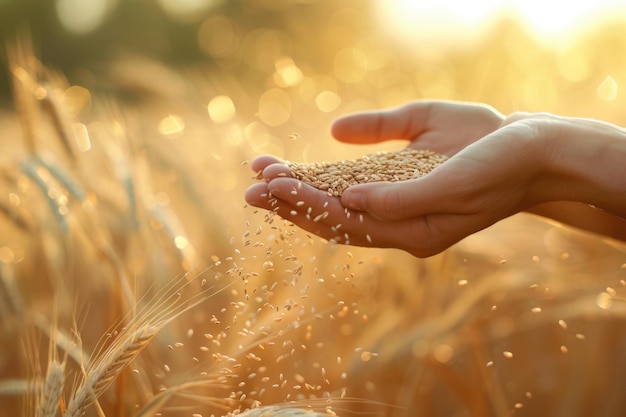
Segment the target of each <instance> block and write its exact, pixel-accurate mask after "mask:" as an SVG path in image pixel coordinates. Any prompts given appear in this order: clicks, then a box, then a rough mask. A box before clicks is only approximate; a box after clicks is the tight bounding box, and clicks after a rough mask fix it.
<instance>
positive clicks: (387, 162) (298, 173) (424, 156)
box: [284, 148, 448, 197]
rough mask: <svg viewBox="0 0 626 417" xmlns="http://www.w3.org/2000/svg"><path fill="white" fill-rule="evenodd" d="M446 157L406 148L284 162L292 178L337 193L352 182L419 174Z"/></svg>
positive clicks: (401, 178)
mask: <svg viewBox="0 0 626 417" xmlns="http://www.w3.org/2000/svg"><path fill="white" fill-rule="evenodd" d="M447 159H448V158H447V157H446V156H445V155H441V154H438V153H435V152H432V151H426V150H418V149H410V148H406V149H403V150H400V151H396V152H378V153H374V154H370V155H367V156H364V157H362V158H358V159H345V160H342V161H339V162H314V163H300V162H292V161H284V163H285V165H287V167H289V168H290V169H291V172H292V175H293V176H294V177H295V178H297V179H299V180H301V181H303V182H305V183H307V184H309V185H311V186H313V187H315V188H317V189H320V190H322V191H326V192H328V195H331V196H335V197H339V196H341V195H342V194H343V192H344V191H345V190H346V189H347V188H348V187H350V186H352V185H356V184H363V183H368V182H379V181H391V182H395V181H405V180H411V179H415V178H419V177H421V176H422V175H425V174H427V173H429V172H431V171H432V170H433V169H435V168H436V167H437V166H439V165H441V164H442V163H443V162H445V161H446V160H447Z"/></svg>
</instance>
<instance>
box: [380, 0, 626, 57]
mask: <svg viewBox="0 0 626 417" xmlns="http://www.w3.org/2000/svg"><path fill="white" fill-rule="evenodd" d="M376 10H377V12H378V13H377V15H378V16H379V18H380V22H381V24H382V26H383V27H384V28H387V29H388V32H389V34H390V35H391V36H393V37H394V38H396V39H397V40H400V41H402V40H404V41H406V42H412V43H415V42H416V41H423V40H425V41H427V43H428V44H437V45H438V47H440V46H441V45H442V44H443V45H458V44H464V43H468V42H475V41H478V40H480V39H482V38H483V36H485V34H486V33H487V32H488V29H489V27H490V26H491V23H493V22H494V21H496V20H498V19H499V18H502V17H503V16H510V17H514V18H515V19H517V20H519V21H520V22H521V23H522V24H524V25H525V26H526V27H527V28H529V30H530V32H531V33H533V34H534V35H535V36H537V37H539V38H541V39H542V40H544V41H545V42H549V43H552V42H555V41H560V40H562V39H564V38H566V37H570V36H571V35H573V34H576V33H579V32H580V31H584V30H585V28H587V27H589V26H594V25H595V24H597V23H599V22H602V21H604V20H606V19H607V18H608V17H612V18H615V17H616V16H626V5H625V4H624V2H623V1H620V0H598V1H594V2H572V1H567V0H548V1H545V0H524V1H522V0H505V1H503V0H480V1H472V2H466V1H459V0H441V1H437V2H428V3H426V2H422V1H413V0H378V1H377V9H376ZM424 46H427V45H423V44H419V45H416V47H418V48H420V47H424Z"/></svg>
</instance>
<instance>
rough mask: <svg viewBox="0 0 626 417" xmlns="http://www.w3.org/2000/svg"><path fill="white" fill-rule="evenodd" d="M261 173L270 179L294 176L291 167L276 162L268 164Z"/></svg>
mask: <svg viewBox="0 0 626 417" xmlns="http://www.w3.org/2000/svg"><path fill="white" fill-rule="evenodd" d="M261 175H262V176H263V178H265V179H266V180H268V181H270V180H273V179H274V178H281V177H287V178H290V177H291V178H293V173H292V172H291V169H289V167H288V166H287V165H285V164H283V163H274V164H270V165H268V166H266V167H265V169H264V170H263V171H262V173H261Z"/></svg>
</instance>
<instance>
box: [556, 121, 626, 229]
mask: <svg viewBox="0 0 626 417" xmlns="http://www.w3.org/2000/svg"><path fill="white" fill-rule="evenodd" d="M545 128H546V130H547V132H546V133H547V136H546V140H547V141H548V143H547V146H546V153H547V154H546V159H545V161H546V162H545V163H546V165H545V166H546V168H545V169H546V174H547V175H546V176H545V178H546V180H547V181H552V187H551V188H552V190H551V192H553V193H554V195H553V197H552V198H551V200H566V201H576V202H581V203H586V204H591V205H594V206H596V207H599V208H601V209H603V210H605V211H608V212H610V213H612V214H614V215H617V216H619V217H622V218H626V131H625V130H624V129H622V128H620V127H617V126H614V125H611V124H608V123H602V122H598V121H593V120H587V119H571V118H569V119H568V118H556V119H551V120H549V121H548V123H547V124H546V126H545Z"/></svg>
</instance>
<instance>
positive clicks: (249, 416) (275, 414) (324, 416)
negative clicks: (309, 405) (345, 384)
mask: <svg viewBox="0 0 626 417" xmlns="http://www.w3.org/2000/svg"><path fill="white" fill-rule="evenodd" d="M336 415H337V414H335V413H334V412H332V411H331V410H330V409H329V410H328V411H327V412H325V413H324V412H319V411H313V410H311V409H306V408H293V407H283V406H279V405H269V406H265V407H257V408H251V409H249V410H246V411H244V412H243V413H241V414H237V416H239V417H296V416H298V417H299V416H307V417H328V416H336Z"/></svg>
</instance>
